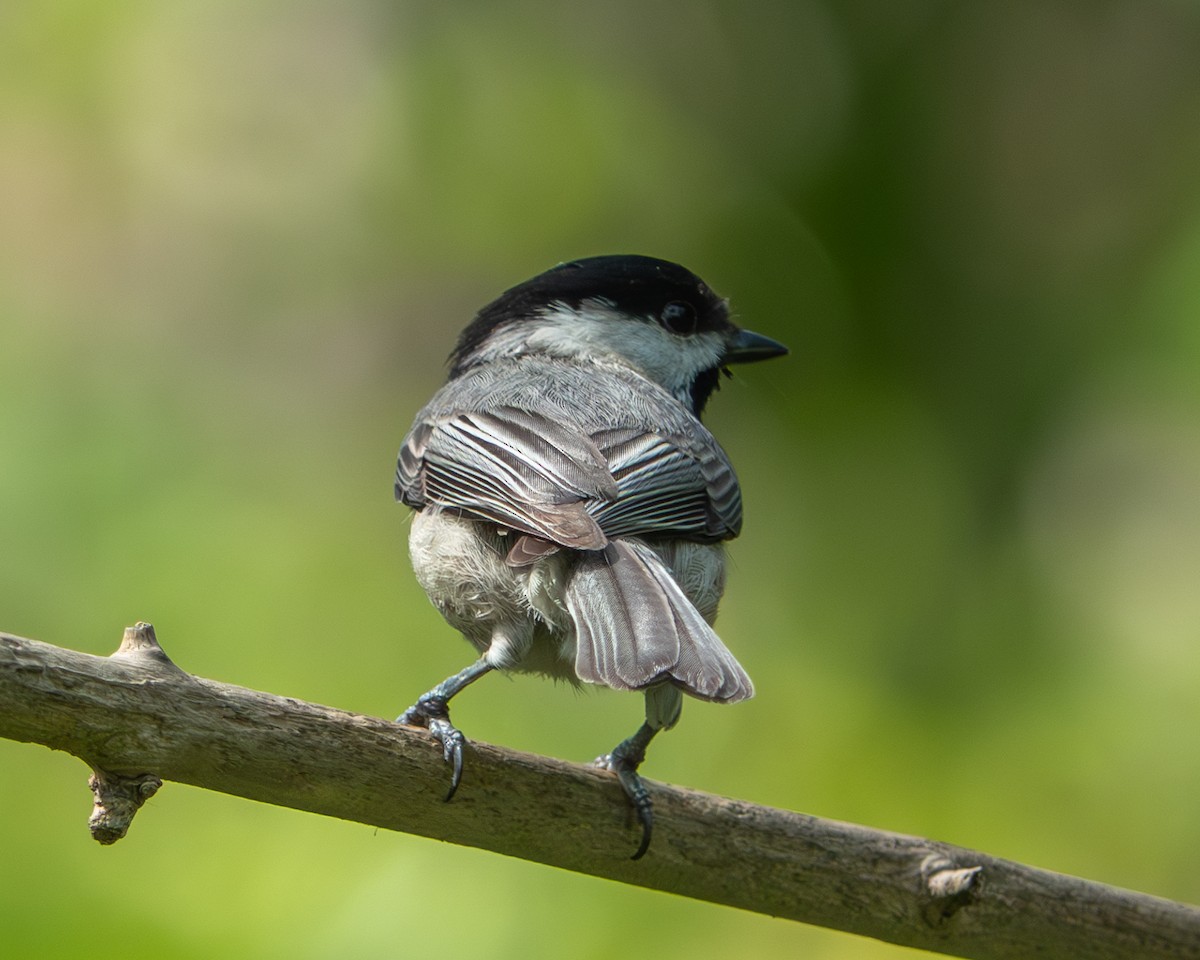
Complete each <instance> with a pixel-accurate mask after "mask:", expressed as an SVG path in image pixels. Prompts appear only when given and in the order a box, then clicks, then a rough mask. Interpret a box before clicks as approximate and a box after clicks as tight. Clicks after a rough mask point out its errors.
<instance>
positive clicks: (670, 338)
mask: <svg viewBox="0 0 1200 960" xmlns="http://www.w3.org/2000/svg"><path fill="white" fill-rule="evenodd" d="M724 352H725V341H724V338H722V337H721V335H720V334H718V333H715V332H705V333H698V334H693V335H692V336H686V337H685V336H680V335H678V334H673V333H669V332H668V331H666V330H664V329H663V328H662V327H661V326H659V325H658V324H657V323H656V322H654V321H651V320H645V321H638V320H631V319H630V318H629V317H627V316H625V315H624V314H622V313H620V312H619V311H618V310H617V309H616V308H615V307H614V306H613V305H612V304H611V303H609V302H607V301H604V300H585V301H584V302H583V303H582V304H581V305H580V307H579V308H578V309H575V308H573V307H569V306H567V305H566V304H563V303H556V304H552V305H551V306H550V309H549V310H548V311H547V312H545V313H543V314H542V315H540V316H539V317H537V318H534V319H530V320H525V321H522V322H518V323H514V324H510V325H508V326H507V327H506V328H504V329H502V330H498V331H496V333H495V334H493V336H492V337H491V338H490V339H489V342H488V344H486V345H485V348H484V349H483V350H481V351H480V352H479V356H480V358H481V359H489V360H490V359H499V358H500V357H512V356H517V355H519V354H521V353H539V354H543V355H548V356H556V357H570V358H573V359H584V358H586V359H596V360H612V361H615V362H618V363H624V364H627V365H629V366H632V367H634V368H635V369H636V370H638V371H639V372H640V373H642V374H644V375H645V376H647V377H649V378H650V379H651V380H654V381H655V382H657V383H659V384H661V385H662V386H663V387H665V388H666V389H667V390H669V391H670V392H671V393H672V394H674V395H675V396H676V397H677V398H679V400H680V401H681V402H684V403H687V404H690V403H691V388H692V383H693V381H694V380H695V378H696V375H697V374H699V373H700V372H701V371H704V370H711V369H712V368H713V367H715V366H717V365H718V364H719V363H720V362H721V356H722V355H723V354H724Z"/></svg>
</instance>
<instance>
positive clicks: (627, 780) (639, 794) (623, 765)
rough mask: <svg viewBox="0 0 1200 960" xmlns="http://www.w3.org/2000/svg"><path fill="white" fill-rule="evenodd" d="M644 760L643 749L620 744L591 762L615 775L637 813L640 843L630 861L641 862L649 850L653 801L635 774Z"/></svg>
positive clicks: (652, 823) (652, 821)
mask: <svg viewBox="0 0 1200 960" xmlns="http://www.w3.org/2000/svg"><path fill="white" fill-rule="evenodd" d="M623 748H624V749H623ZM644 758H645V752H644V748H643V749H639V748H638V747H637V746H633V747H632V749H630V748H629V747H627V745H626V744H625V743H622V744H620V745H618V746H617V748H616V749H614V750H613V752H612V753H607V754H605V755H604V756H602V757H597V758H596V759H595V761H593V764H594V766H597V767H600V768H601V769H603V770H611V771H612V772H613V773H615V774H616V775H617V780H618V781H620V784H621V789H623V790H624V791H625V796H627V797H628V798H629V802H630V803H631V804H632V805H633V809H634V811H635V812H636V813H637V818H638V822H639V823H641V825H642V841H641V843H639V844H638V848H637V851H636V852H635V853H634V854H633V856H632V857H630V858H629V859H630V860H641V859H642V857H644V856H645V855H646V851H647V850H649V849H650V837H651V835H652V834H653V832H654V801H652V800H651V799H650V792H649V791H648V790H647V789H646V785H645V784H644V783H643V782H642V778H641V777H639V776H638V772H637V768H638V765H639V764H640V763H641V762H642V760H643V759H644Z"/></svg>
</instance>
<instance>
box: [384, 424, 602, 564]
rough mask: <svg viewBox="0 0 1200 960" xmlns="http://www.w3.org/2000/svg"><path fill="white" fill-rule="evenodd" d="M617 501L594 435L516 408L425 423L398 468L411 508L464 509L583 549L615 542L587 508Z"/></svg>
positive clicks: (400, 491) (407, 442) (400, 495)
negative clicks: (588, 434) (595, 504)
mask: <svg viewBox="0 0 1200 960" xmlns="http://www.w3.org/2000/svg"><path fill="white" fill-rule="evenodd" d="M617 495H618V489H617V484H616V482H615V481H614V480H613V476H612V474H611V473H610V472H609V468H608V463H607V461H606V460H605V459H604V456H603V454H602V453H601V452H600V450H599V449H598V448H597V446H596V444H595V443H594V442H593V441H592V440H591V439H590V438H589V437H588V436H587V434H586V433H584V432H582V431H581V430H579V429H578V428H576V427H573V426H572V425H570V424H569V423H564V422H561V421H555V420H552V419H550V418H548V417H545V416H541V415H539V414H537V413H533V412H531V411H528V410H523V409H518V408H515V407H497V408H495V409H493V410H490V411H488V412H464V413H457V414H447V415H444V416H431V417H427V418H423V419H420V420H418V422H417V424H416V426H414V427H413V429H412V431H411V432H410V433H409V435H408V436H407V437H406V438H405V439H404V443H403V444H402V445H401V448H400V456H399V459H398V462H397V465H396V498H397V499H398V500H403V501H404V502H405V503H407V504H408V505H409V506H412V507H417V508H420V507H424V506H426V505H433V506H437V507H442V508H445V509H455V510H462V511H465V512H467V513H471V514H475V515H477V516H480V517H483V518H485V519H488V520H492V521H494V522H495V523H498V524H500V525H502V526H505V527H510V528H512V529H514V530H520V531H522V532H523V533H527V534H530V535H532V536H535V537H539V538H542V539H545V540H548V541H551V542H552V543H556V544H559V545H561V546H564V547H573V548H575V549H581V550H598V549H600V548H602V547H603V546H604V545H605V544H606V543H607V542H608V538H607V537H606V536H605V534H604V532H603V531H602V529H601V527H600V525H599V524H598V523H597V521H596V520H595V519H594V518H593V517H592V516H591V515H590V514H589V513H588V511H587V510H586V509H585V504H587V503H589V502H605V501H608V500H613V499H615V498H616V497H617Z"/></svg>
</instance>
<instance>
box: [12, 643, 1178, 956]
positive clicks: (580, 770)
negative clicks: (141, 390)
mask: <svg viewBox="0 0 1200 960" xmlns="http://www.w3.org/2000/svg"><path fill="white" fill-rule="evenodd" d="M0 736H4V737H7V738H9V739H13V740H21V741H27V742H33V743H41V744H44V745H46V746H48V747H52V748H54V749H57V750H65V751H68V752H69V753H72V754H74V755H75V756H77V757H80V758H81V759H83V760H84V762H86V763H88V764H89V765H90V766H91V767H92V768H93V770H94V776H93V787H94V789H95V792H96V797H97V801H96V803H97V807H96V812H95V813H94V814H93V817H92V823H93V831H94V833H95V834H96V837H97V839H98V840H100V841H101V842H112V841H113V840H116V839H119V838H120V837H121V836H123V835H124V832H125V830H126V829H128V826H129V820H130V819H131V818H132V816H133V813H134V812H135V811H136V810H137V808H138V807H139V806H140V805H141V803H142V802H144V801H145V800H146V799H148V797H149V796H151V795H152V794H153V793H154V791H155V790H157V788H158V785H159V783H160V782H161V780H176V781H179V782H181V783H190V784H193V785H195V786H198V787H205V788H208V789H211V790H219V791H221V792H223V793H229V794H234V795H236V796H241V797H248V798H250V799H253V800H261V801H263V802H266V803H274V804H279V805H281V806H287V807H294V808H296V809H300V810H308V811H311V812H313V813H319V814H324V815H326V816H333V817H340V818H342V819H345V820H355V821H359V822H361V823H367V824H372V825H375V826H378V827H384V828H386V829H390V830H400V831H404V832H407V833H415V834H420V835H422V836H427V837H435V838H438V839H441V840H447V841H450V842H453V843H460V844H466V845H468V846H474V847H481V848H483V849H487V850H494V851H496V852H498V853H505V854H508V855H510V856H515V857H522V858H524V859H527V860H534V861H538V862H541V863H546V864H551V865H554V866H558V867H563V868H565V869H568V870H576V871H579V872H581V873H587V874H591V875H593V876H598V877H606V878H608V879H611V880H619V881H622V882H625V883H632V884H637V885H640V886H644V887H649V888H652V889H656V890H664V891H668V892H671V893H677V894H680V895H683V896H688V897H694V898H697V899H701V900H709V901H712V902H714V903H721V904H728V905H730V906H735V907H741V908H743V909H746V910H754V911H758V912H761V913H767V914H771V915H773V916H778V917H787V918H790V919H793V920H800V921H803V922H805V923H813V924H819V925H821V926H826V927H832V928H835V929H838V930H845V931H848V932H852V933H857V934H863V935H865V936H869V937H875V938H877V939H880V940H886V941H890V942H892V943H898V944H903V945H905V946H910V947H919V948H923V949H926V950H932V951H936V952H940V953H948V954H953V955H956V956H962V957H976V958H983V960H988V958H996V960H1001V958H1015V957H1029V956H1045V957H1088V958H1089V960H1115V958H1126V957H1129V958H1133V957H1136V958H1139V960H1151V958H1192V960H1196V958H1200V909H1197V908H1195V907H1190V906H1187V905H1184V904H1180V903H1173V902H1171V901H1168V900H1161V899H1158V898H1156V897H1151V896H1148V895H1145V894H1140V893H1133V892H1130V891H1126V890H1120V889H1117V888H1115V887H1109V886H1105V885H1103V884H1098V883H1092V882H1089V881H1086V880H1080V879H1076V878H1074V877H1067V876H1063V875H1061V874H1055V873H1049V872H1047V871H1044V870H1038V869H1035V868H1032V867H1027V866H1022V865H1021V864H1017V863H1013V862H1010V861H1006V860H1000V859H997V858H995V857H990V856H987V855H985V854H982V853H975V852H972V851H969V850H964V849H961V848H958V847H953V846H950V845H949V844H944V843H937V842H934V841H931V840H924V839H921V838H917V837H908V836H902V835H900V834H894V833H886V832H883V831H879V830H871V829H868V828H866V827H860V826H855V825H853V824H846V823H838V822H836V821H829V820H821V819H818V818H816V817H809V816H805V815H803V814H798V813H790V812H787V811H783V810H774V809H770V808H768V807H760V806H755V805H754V804H750V803H745V802H742V801H738V800H730V799H726V798H723V797H716V796H711V795H707V794H703V793H697V792H695V791H691V790H685V789H681V788H679V787H671V786H667V785H665V784H657V783H650V784H649V786H650V789H651V792H652V794H653V797H654V803H655V811H656V821H657V825H656V828H655V838H654V844H653V846H652V847H651V849H650V853H649V855H648V856H647V857H646V858H645V859H644V860H641V861H638V862H633V861H631V860H630V859H629V854H630V852H631V851H632V850H633V849H634V847H635V846H636V839H637V834H638V829H639V828H638V827H637V826H636V824H634V823H633V822H632V821H631V818H630V813H629V808H628V805H627V803H626V800H625V795H624V793H623V792H622V791H621V788H620V786H619V785H618V784H617V782H616V781H615V779H614V778H613V777H612V775H611V774H608V773H605V772H602V771H598V770H594V769H591V768H589V767H584V766H578V765H574V764H568V763H563V762H561V761H557V760H550V759H547V758H544V757H536V756H532V755H529V754H524V753H517V752H515V751H511V750H504V749H501V748H498V747H492V746H487V745H485V744H482V743H475V744H472V745H471V747H470V757H469V764H470V765H469V767H468V772H467V778H466V779H465V780H464V783H463V786H462V789H461V790H460V791H459V793H458V796H457V797H456V798H455V800H454V802H453V803H448V804H447V803H442V802H441V799H440V798H441V796H442V794H443V793H444V791H445V784H446V771H445V769H444V766H443V763H442V759H441V753H440V750H439V748H438V747H437V746H436V744H434V743H433V742H432V741H430V740H429V738H428V737H427V736H425V734H424V733H423V732H421V731H417V730H412V729H408V728H405V727H399V726H397V725H396V724H394V723H390V722H388V721H386V720H380V719H377V718H374V717H366V716H360V715H357V714H352V713H346V712H343V711H341V710H335V709H332V708H330V707H323V706H319V705H317V704H312V703H305V702H303V701H300V700H292V699H289V698H287V697H279V696H275V695H272V694H268V693H260V692H257V691H254V690H247V689H245V688H242V687H236V686H232V685H229V684H223V683H216V682H214V681H211V680H203V679H200V678H197V677H193V676H191V675H189V674H187V673H185V672H184V671H182V670H180V669H179V668H178V667H176V666H175V665H174V664H173V663H171V661H170V660H169V659H168V658H167V656H166V655H165V654H164V653H163V652H162V649H161V648H160V647H159V646H158V643H157V641H156V640H155V639H154V632H153V628H151V627H150V626H149V625H148V624H139V625H138V626H137V627H135V628H130V629H129V630H127V631H126V637H125V641H124V642H123V643H122V645H121V649H120V650H119V651H118V652H117V653H115V654H114V655H113V656H111V657H96V656H91V655H88V654H83V653H77V652H74V651H71V650H64V649H61V648H58V647H53V646H50V645H48V644H45V643H39V642H37V641H34V640H25V639H21V638H19V637H13V636H9V635H7V634H0ZM160 778H161V780H160Z"/></svg>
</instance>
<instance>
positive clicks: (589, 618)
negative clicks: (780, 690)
mask: <svg viewBox="0 0 1200 960" xmlns="http://www.w3.org/2000/svg"><path fill="white" fill-rule="evenodd" d="M566 601H567V610H568V611H569V612H570V614H571V619H572V620H573V621H574V622H575V633H576V647H575V672H576V673H577V674H578V675H579V679H580V680H583V681H585V682H586V683H602V684H604V685H605V686H609V687H614V688H616V689H618V690H639V689H642V688H643V687H648V686H650V685H652V684H654V683H658V682H660V681H663V680H669V681H671V682H672V683H674V684H675V685H676V686H678V687H680V688H682V689H683V690H685V691H686V692H687V693H690V694H691V695H692V696H694V697H699V698H700V699H701V700H716V701H719V702H721V703H733V702H736V701H738V700H745V699H747V698H748V697H752V696H753V695H754V684H752V683H751V682H750V678H749V677H748V676H747V675H746V671H745V670H743V669H742V666H741V664H739V663H738V662H737V660H735V659H734V657H733V654H732V653H730V652H729V651H728V650H727V649H726V647H725V644H723V643H722V642H721V640H720V638H719V637H718V636H717V635H716V634H715V633H714V632H713V629H712V627H710V626H709V625H708V623H707V621H705V619H704V618H703V617H702V616H700V612H699V611H698V610H697V609H696V608H695V606H693V604H692V602H691V601H690V600H688V598H687V596H686V595H685V594H684V592H683V590H682V589H680V586H679V584H678V583H676V582H675V578H674V577H673V576H672V575H671V571H670V570H669V569H668V568H667V566H666V564H664V563H663V561H662V560H661V559H660V558H659V556H658V554H656V553H655V552H654V551H653V550H651V549H650V548H649V547H648V546H646V545H645V544H643V543H638V542H636V541H628V540H614V541H612V542H611V543H610V544H609V546H608V548H607V549H606V550H603V551H597V552H596V553H591V554H584V555H583V557H581V559H580V560H579V562H578V564H577V565H576V567H575V569H574V570H573V571H572V573H571V576H570V578H569V579H568V581H567V588H566Z"/></svg>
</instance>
